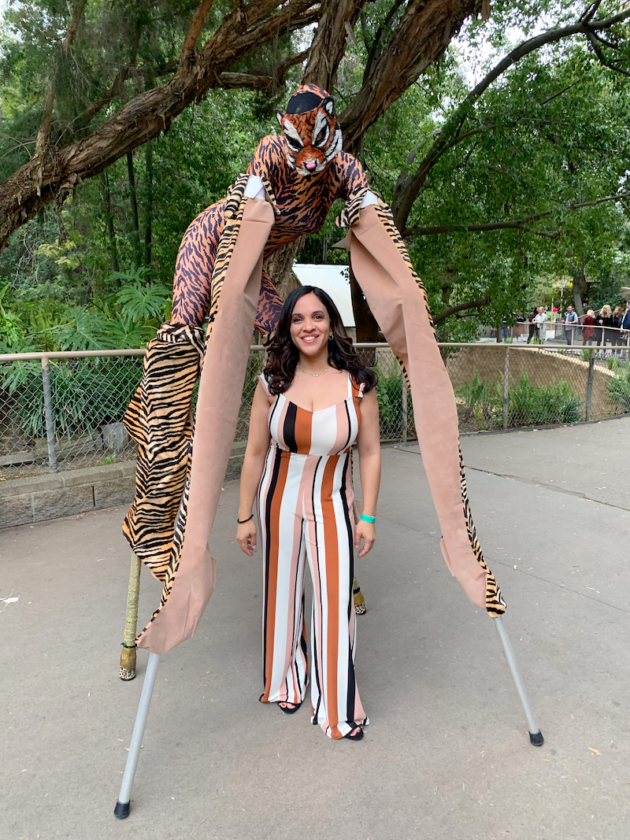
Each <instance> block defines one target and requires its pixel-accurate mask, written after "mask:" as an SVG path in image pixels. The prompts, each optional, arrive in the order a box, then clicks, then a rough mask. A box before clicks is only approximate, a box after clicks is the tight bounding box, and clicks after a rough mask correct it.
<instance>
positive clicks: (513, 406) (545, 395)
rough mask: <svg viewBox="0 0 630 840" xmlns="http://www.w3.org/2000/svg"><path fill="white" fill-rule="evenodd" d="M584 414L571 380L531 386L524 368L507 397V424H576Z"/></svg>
mask: <svg viewBox="0 0 630 840" xmlns="http://www.w3.org/2000/svg"><path fill="white" fill-rule="evenodd" d="M580 416H581V411H580V399H579V397H577V396H576V394H575V391H574V390H573V387H572V386H571V384H570V383H569V382H566V381H565V380H563V379H561V380H560V382H556V383H555V384H554V385H538V386H535V385H531V384H530V382H529V376H528V375H527V373H526V372H525V371H524V372H523V373H522V374H521V378H520V380H519V383H518V385H511V386H510V391H509V397H508V424H509V425H510V426H533V425H536V424H543V425H545V424H548V423H576V422H577V421H578V420H579V419H580Z"/></svg>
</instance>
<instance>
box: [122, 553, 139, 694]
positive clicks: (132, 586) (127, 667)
mask: <svg viewBox="0 0 630 840" xmlns="http://www.w3.org/2000/svg"><path fill="white" fill-rule="evenodd" d="M141 568H142V563H141V562H140V558H139V557H138V556H137V555H136V554H135V553H133V554H132V555H131V569H130V571H129V590H128V592H127V615H126V616H125V641H124V642H123V649H122V653H121V654H120V670H119V671H118V675H119V677H120V679H121V680H125V681H126V682H128V681H129V680H132V679H133V678H134V677H135V676H136V632H137V629H138V598H139V596H140V569H141Z"/></svg>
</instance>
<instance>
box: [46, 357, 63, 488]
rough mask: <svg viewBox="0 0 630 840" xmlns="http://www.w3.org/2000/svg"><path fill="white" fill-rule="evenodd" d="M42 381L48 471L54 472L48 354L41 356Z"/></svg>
mask: <svg viewBox="0 0 630 840" xmlns="http://www.w3.org/2000/svg"><path fill="white" fill-rule="evenodd" d="M42 382H43V385H44V414H45V417H46V438H47V440H48V463H49V464H50V471H51V472H54V473H56V472H57V470H58V469H59V467H58V466H57V448H56V446H55V418H54V417H53V407H52V389H51V387H50V368H49V367H48V356H42Z"/></svg>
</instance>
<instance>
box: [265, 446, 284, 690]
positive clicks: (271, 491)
mask: <svg viewBox="0 0 630 840" xmlns="http://www.w3.org/2000/svg"><path fill="white" fill-rule="evenodd" d="M269 451H270V452H271V450H269ZM280 459H281V452H280V450H279V449H276V456H275V460H274V463H273V468H272V470H273V472H272V476H271V481H270V482H269V490H268V492H267V502H266V504H265V532H266V539H265V554H264V566H263V574H264V578H265V599H264V603H263V692H264V690H265V686H266V684H267V671H266V668H267V604H268V600H267V599H268V597H269V553H270V551H271V534H270V530H271V529H270V527H269V525H270V520H271V503H272V501H273V496H274V493H275V490H276V486H277V484H278V474H279V472H280Z"/></svg>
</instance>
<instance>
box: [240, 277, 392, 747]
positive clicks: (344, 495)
mask: <svg viewBox="0 0 630 840" xmlns="http://www.w3.org/2000/svg"><path fill="white" fill-rule="evenodd" d="M375 384H376V375H375V373H374V371H372V370H371V369H370V368H366V367H365V366H364V365H362V364H361V362H360V360H359V359H358V357H357V355H356V353H355V351H354V348H353V347H352V342H351V341H350V339H349V338H348V336H347V335H346V333H345V331H344V329H343V325H342V323H341V318H340V315H339V312H338V310H337V308H336V307H335V305H334V303H333V302H332V300H331V298H330V297H329V296H328V295H327V294H326V292H324V291H323V290H322V289H318V288H315V287H313V286H303V287H302V288H300V289H296V290H295V291H294V292H292V293H291V294H290V295H289V297H288V298H287V300H286V302H285V304H284V307H283V309H282V313H281V315H280V322H279V324H278V329H277V332H276V337H275V339H274V342H273V344H272V346H271V351H270V354H269V364H268V366H267V367H266V368H265V371H264V373H263V375H262V376H261V377H260V382H259V385H258V387H257V389H256V394H255V396H254V402H253V405H252V414H251V419H250V427H249V429H250V431H249V440H248V443H247V450H246V453H245V460H244V462H243V470H242V473H241V492H240V504H239V512H238V529H237V532H236V539H237V542H238V544H239V545H240V547H241V549H242V550H243V551H244V552H245V553H246V554H248V555H249V556H250V557H251V556H252V554H253V551H254V548H255V547H256V544H257V529H256V525H255V523H254V521H253V514H252V512H251V511H252V506H253V503H254V499H255V498H256V497H257V508H258V523H259V527H260V533H261V546H262V551H263V578H264V598H263V683H264V690H263V694H262V696H261V698H260V700H261V702H263V703H278V704H279V706H280V708H281V709H282V711H283V712H285V713H287V714H293V713H294V712H296V711H297V710H298V708H299V707H300V705H301V703H302V701H303V700H304V697H305V695H306V686H307V682H308V675H309V664H308V657H307V644H306V625H305V620H304V563H305V560H306V559H308V563H309V567H310V570H311V576H312V579H313V617H312V623H311V646H312V655H311V670H312V672H313V676H312V678H311V703H312V718H311V720H312V722H313V723H318V724H319V725H320V726H321V727H322V729H323V730H324V732H325V733H326V734H327V735H328V736H329V737H331V738H334V739H340V738H348V739H350V740H355V741H356V740H360V739H361V738H362V737H363V730H362V725H363V724H367V723H368V719H367V717H366V715H365V712H364V711H363V706H362V705H361V700H360V698H359V693H358V689H357V686H356V680H355V674H354V656H355V612H354V609H353V594H352V581H353V576H354V571H353V568H354V555H353V551H354V548H358V549H359V553H358V556H359V557H362V556H364V555H365V554H367V553H368V551H370V549H371V548H372V546H373V545H374V541H375V538H376V534H375V528H374V520H375V515H376V502H377V497H378V488H379V483H380V470H381V462H380V442H379V424H378V404H377V402H376V393H375V391H374V385H375ZM355 441H356V442H357V446H358V451H359V466H360V472H361V486H362V490H363V503H364V513H363V516H362V517H361V520H360V522H359V523H358V524H357V525H356V527H355V523H354V515H353V501H354V496H353V490H352V474H351V463H350V453H351V449H352V445H353V444H354V442H355ZM362 543H363V544H362Z"/></svg>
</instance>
